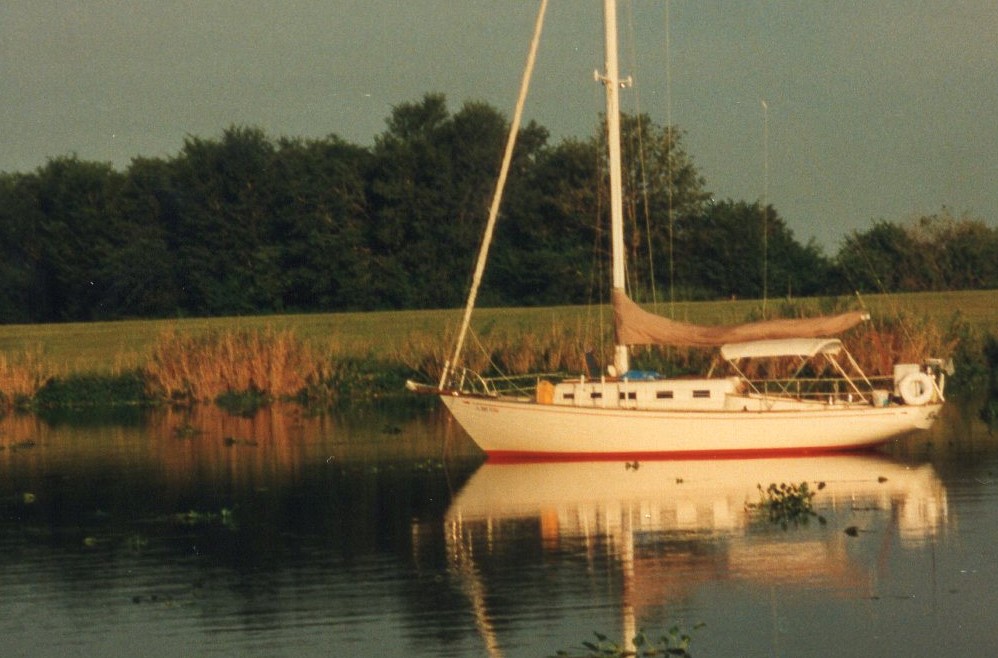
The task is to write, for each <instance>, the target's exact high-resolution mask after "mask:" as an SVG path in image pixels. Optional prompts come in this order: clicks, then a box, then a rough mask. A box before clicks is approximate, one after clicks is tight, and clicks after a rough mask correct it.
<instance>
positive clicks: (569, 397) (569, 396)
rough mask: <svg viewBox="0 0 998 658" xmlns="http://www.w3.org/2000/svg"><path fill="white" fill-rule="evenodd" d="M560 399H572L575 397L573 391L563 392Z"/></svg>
mask: <svg viewBox="0 0 998 658" xmlns="http://www.w3.org/2000/svg"><path fill="white" fill-rule="evenodd" d="M561 399H562V400H574V399H575V393H565V394H564V395H562V396H561Z"/></svg>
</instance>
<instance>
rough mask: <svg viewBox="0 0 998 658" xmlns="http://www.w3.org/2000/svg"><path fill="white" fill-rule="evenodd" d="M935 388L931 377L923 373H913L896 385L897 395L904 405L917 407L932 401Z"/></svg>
mask: <svg viewBox="0 0 998 658" xmlns="http://www.w3.org/2000/svg"><path fill="white" fill-rule="evenodd" d="M935 388H936V386H935V382H934V381H932V377H930V376H929V375H927V374H925V373H924V372H913V373H911V374H910V375H907V376H906V377H905V378H904V379H902V380H901V382H900V383H899V384H898V393H900V394H901V399H902V400H904V403H905V404H908V405H911V406H913V407H918V406H921V405H923V404H925V403H927V402H928V401H929V400H931V399H932V395H933V394H934V393H935Z"/></svg>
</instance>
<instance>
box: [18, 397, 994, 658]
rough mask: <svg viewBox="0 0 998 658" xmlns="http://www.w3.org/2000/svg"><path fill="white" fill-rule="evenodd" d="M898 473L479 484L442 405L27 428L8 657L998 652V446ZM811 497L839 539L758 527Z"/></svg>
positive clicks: (923, 451) (167, 416)
mask: <svg viewBox="0 0 998 658" xmlns="http://www.w3.org/2000/svg"><path fill="white" fill-rule="evenodd" d="M889 452H890V454H878V455H852V456H841V457H824V458H811V459H772V460H769V459H767V460H737V461H736V460H731V461H717V462H696V461H684V462H642V463H640V464H637V465H636V466H637V467H636V468H635V465H633V464H631V465H628V464H624V463H617V462H607V463H593V464H523V465H488V464H485V465H482V464H481V463H480V460H479V459H477V458H476V457H475V452H474V449H473V448H472V447H471V446H470V444H469V443H468V441H467V439H466V438H465V437H464V436H463V435H462V434H461V433H460V431H458V430H456V429H455V428H454V427H453V426H452V424H451V423H449V422H448V420H447V418H446V417H445V416H443V415H442V414H441V413H440V412H439V411H438V410H437V409H436V408H435V407H432V408H416V409H413V408H407V407H402V406H398V407H394V408H385V409H365V410H357V411H354V412H351V413H349V414H339V415H328V416H322V417H310V416H306V415H304V414H302V413H301V412H296V411H294V410H291V409H288V410H273V411H269V412H264V413H261V414H260V415H258V416H256V417H255V418H253V419H244V418H233V417H229V416H225V415H221V414H219V413H217V412H215V411H213V410H200V411H198V412H197V413H194V414H188V413H177V412H156V413H154V414H151V415H148V416H143V417H136V418H131V419H126V420H124V421H122V422H118V423H114V424H107V423H96V422H89V423H88V422H83V421H82V420H81V419H75V420H72V421H69V420H63V421H42V420H39V419H36V418H24V417H13V418H6V419H3V420H2V421H0V652H2V654H3V655H4V656H20V655H24V656H66V655H88V656H89V655H147V656H156V655H162V656H177V655H233V656H234V655H239V656H245V655H263V656H277V655H322V656H329V655H338V656H345V655H349V656H353V655H358V656H364V655H372V656H375V655H377V656H435V657H436V656H547V655H552V654H554V653H556V652H557V651H558V650H561V649H569V650H570V649H575V648H579V647H580V646H581V643H582V642H583V641H586V640H592V639H593V638H594V636H593V632H594V631H599V632H601V633H604V634H606V635H608V636H610V637H611V638H613V639H614V640H616V641H623V638H624V637H630V636H632V635H633V634H634V632H635V631H636V629H639V628H644V629H646V630H647V631H649V633H650V634H653V635H654V634H662V633H664V632H666V631H668V629H669V628H671V627H672V626H674V625H677V624H678V625H679V626H680V628H681V629H683V630H684V631H687V632H692V635H693V638H694V639H693V644H692V653H693V655H694V656H841V655H847V656H858V655H876V656H880V655H914V656H934V655H960V656H976V655H982V656H984V655H992V652H993V647H994V646H995V643H996V641H998V606H996V605H995V604H993V601H994V592H995V591H996V590H998V559H996V554H998V437H995V438H992V437H991V436H990V435H989V434H988V432H987V429H986V428H984V427H982V426H981V425H979V424H976V423H974V422H972V421H971V415H968V414H961V413H959V412H957V411H956V410H955V409H951V410H950V413H949V415H948V417H947V418H946V419H945V421H944V422H943V423H942V425H941V426H940V427H938V428H937V430H934V431H933V433H932V434H931V435H921V436H919V437H918V438H916V439H915V440H914V441H911V442H909V443H908V444H907V445H906V446H895V447H893V448H892V449H891V450H890V451H889ZM803 481H807V482H809V483H810V484H811V486H812V487H817V486H819V484H818V483H823V485H824V486H823V488H821V490H820V491H819V492H818V493H817V495H816V496H815V498H814V502H815V506H816V511H817V512H818V514H820V516H821V519H819V518H817V517H811V518H810V519H809V521H808V522H807V523H806V524H801V525H794V524H791V525H790V526H789V527H787V528H786V529H784V528H782V527H781V526H780V525H779V524H774V523H771V522H769V520H768V519H766V518H764V517H762V516H760V515H759V514H758V513H757V512H754V511H752V510H750V509H746V503H754V502H758V500H759V492H758V489H757V485H760V484H761V485H762V486H764V487H765V486H766V485H768V484H769V483H782V482H788V483H791V482H792V483H797V482H803ZM822 521H823V522H822ZM701 623H702V624H704V626H702V627H699V628H696V629H695V627H697V625H699V624H701ZM694 629H695V630H694Z"/></svg>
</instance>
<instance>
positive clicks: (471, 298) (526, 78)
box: [440, 0, 548, 389]
mask: <svg viewBox="0 0 998 658" xmlns="http://www.w3.org/2000/svg"><path fill="white" fill-rule="evenodd" d="M547 5H548V3H547V0H541V6H540V9H539V10H538V12H537V20H536V22H535V24H534V37H533V39H532V40H531V42H530V53H529V55H527V65H526V68H525V69H524V71H523V80H522V81H521V82H520V95H519V97H518V98H517V101H516V110H515V111H514V112H513V121H512V122H511V123H510V126H509V138H508V139H507V140H506V152H505V153H504V154H503V158H502V167H501V168H500V170H499V180H498V181H497V182H496V191H495V194H494V195H493V196H492V206H491V207H490V208H489V219H488V222H486V224H485V235H484V236H483V237H482V246H481V248H480V249H479V251H478V262H477V263H476V265H475V274H474V276H473V277H472V280H471V289H470V290H469V291H468V302H467V304H465V307H464V318H463V319H462V321H461V330H460V331H459V332H458V336H457V343H456V344H455V345H454V356H453V357H451V360H450V361H449V362H447V363H445V364H444V370H443V373H441V375H440V388H441V389H442V388H444V385H445V384H446V383H447V377H448V375H449V374H450V370H451V369H452V367H456V366H457V363H458V360H459V359H460V358H461V351H462V350H463V349H464V339H465V336H466V335H467V333H468V327H469V325H470V324H471V312H472V311H473V310H474V308H475V300H476V299H477V298H478V288H479V286H480V285H481V283H482V276H483V275H484V273H485V263H486V261H487V260H488V258H489V246H490V245H491V243H492V234H493V232H494V231H495V225H496V219H497V218H498V216H499V204H500V202H501V201H502V194H503V190H504V189H505V187H506V176H507V174H508V173H509V167H510V163H511V162H512V160H513V147H514V146H515V145H516V137H517V135H518V134H519V132H520V122H521V120H522V118H523V106H524V105H525V104H526V101H527V90H528V89H529V88H530V76H531V74H532V73H533V71H534V62H535V60H536V58H537V48H538V46H539V45H540V41H541V31H542V30H543V28H544V14H545V12H546V11H547Z"/></svg>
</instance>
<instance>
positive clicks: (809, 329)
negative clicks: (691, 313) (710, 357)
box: [612, 289, 870, 347]
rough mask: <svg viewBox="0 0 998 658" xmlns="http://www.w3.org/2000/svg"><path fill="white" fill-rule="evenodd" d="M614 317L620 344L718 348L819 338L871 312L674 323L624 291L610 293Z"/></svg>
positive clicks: (865, 317) (864, 318) (859, 320)
mask: <svg viewBox="0 0 998 658" xmlns="http://www.w3.org/2000/svg"><path fill="white" fill-rule="evenodd" d="M612 300H613V316H614V322H615V326H616V331H617V343H618V344H620V345H674V346H677V347H717V346H720V345H723V344H725V343H744V342H747V341H753V340H772V339H776V338H820V337H824V336H832V335H835V334H839V333H842V332H843V331H845V330H846V329H850V328H852V327H855V326H856V325H857V324H859V323H860V322H862V321H864V320H869V319H870V315H869V314H868V313H865V312H863V311H851V312H849V313H842V314H840V315H830V316H823V317H817V318H801V319H788V320H764V321H761V322H748V323H745V324H737V325H727V326H702V325H696V324H689V323H687V322H676V321H674V320H670V319H668V318H663V317H661V316H658V315H655V314H653V313H649V312H648V311H645V310H644V309H642V308H641V307H640V306H638V305H637V304H635V303H634V302H633V301H631V299H630V298H629V297H628V296H627V293H625V292H624V291H623V290H619V289H615V290H614V291H613V293H612Z"/></svg>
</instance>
